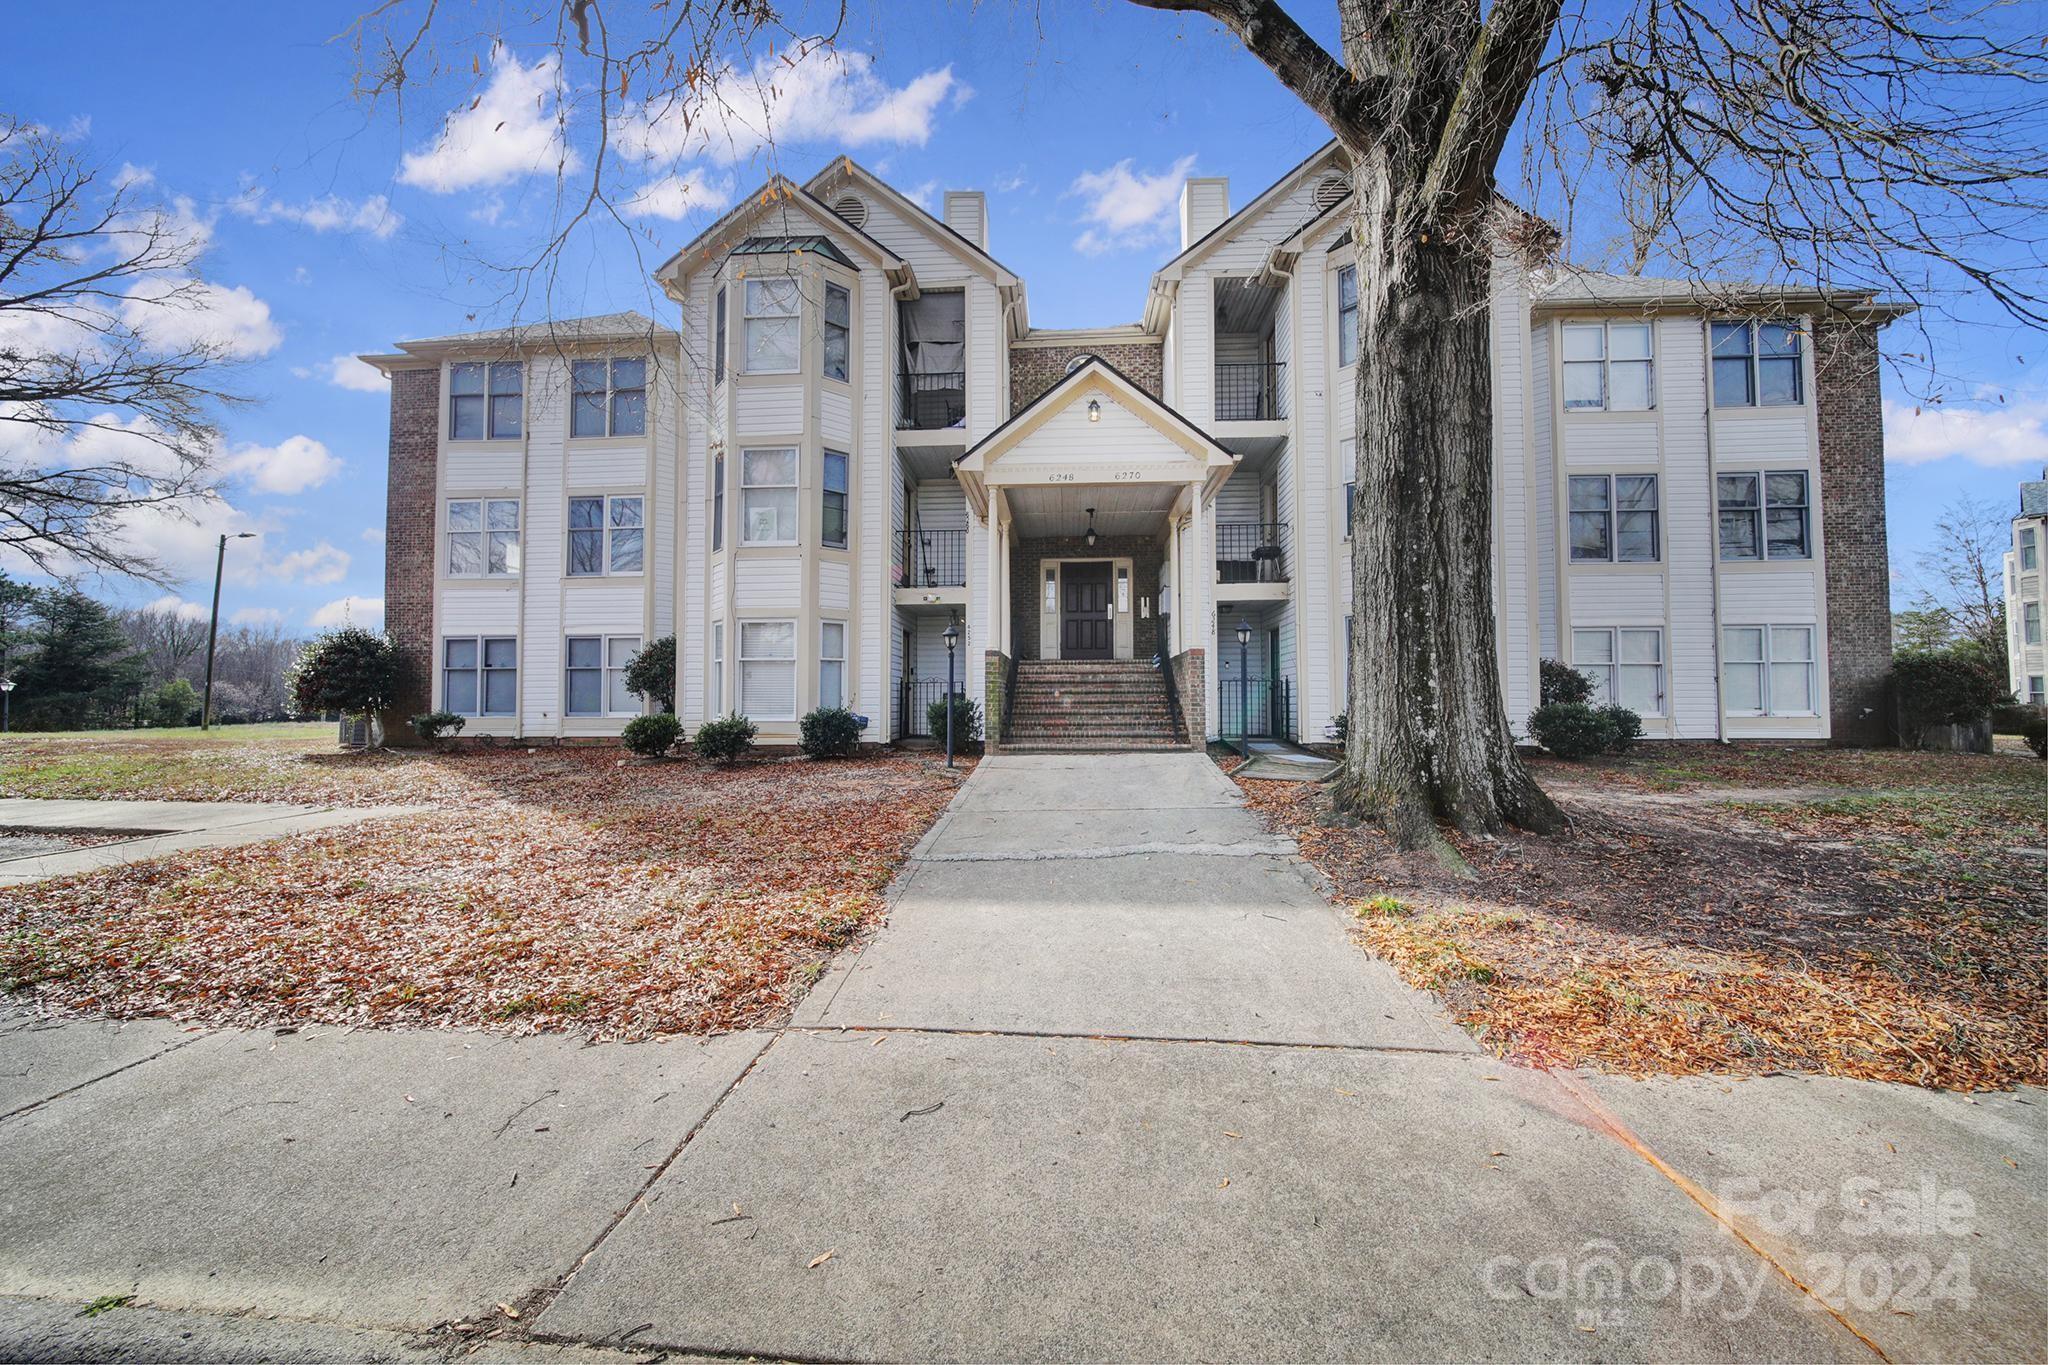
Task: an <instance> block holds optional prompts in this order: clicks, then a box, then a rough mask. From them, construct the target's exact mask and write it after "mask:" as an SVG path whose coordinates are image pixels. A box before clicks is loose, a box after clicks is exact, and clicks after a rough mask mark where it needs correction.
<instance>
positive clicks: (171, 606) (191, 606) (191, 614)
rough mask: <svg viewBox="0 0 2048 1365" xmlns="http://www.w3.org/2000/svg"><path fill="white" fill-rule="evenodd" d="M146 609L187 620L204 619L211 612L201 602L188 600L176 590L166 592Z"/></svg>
mask: <svg viewBox="0 0 2048 1365" xmlns="http://www.w3.org/2000/svg"><path fill="white" fill-rule="evenodd" d="M145 610H147V611H156V612H163V613H165V614H167V615H171V616H179V617H183V618H184V619H185V620H187V621H204V620H205V619H207V617H208V616H209V615H210V614H211V613H210V612H209V611H208V609H207V608H206V607H205V606H203V605H201V604H200V603H198V602H187V601H186V600H185V599H184V598H182V597H180V596H178V595H177V594H176V593H174V592H167V593H165V594H164V595H163V596H162V597H159V598H157V599H156V601H154V602H151V603H150V604H149V606H148V607H146V608H145Z"/></svg>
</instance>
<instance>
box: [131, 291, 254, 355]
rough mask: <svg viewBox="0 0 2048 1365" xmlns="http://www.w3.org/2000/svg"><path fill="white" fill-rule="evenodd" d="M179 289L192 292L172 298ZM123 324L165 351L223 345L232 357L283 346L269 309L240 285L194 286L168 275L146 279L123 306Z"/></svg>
mask: <svg viewBox="0 0 2048 1365" xmlns="http://www.w3.org/2000/svg"><path fill="white" fill-rule="evenodd" d="M180 288H186V289H187V290H188V292H187V293H186V294H184V295H182V296H180V297H177V298H172V297H171V296H172V295H173V293H175V292H176V291H177V290H179V289H180ZM121 316H122V320H123V321H124V322H126V323H127V324H128V325H129V326H130V327H132V328H134V329H135V330H136V331H137V332H138V333H140V334H141V335H142V336H143V337H144V338H145V339H146V340H147V341H149V343H150V344H151V345H154V346H159V347H162V348H163V349H165V350H183V349H185V348H186V347H190V346H199V345H211V346H217V347H220V348H221V349H222V350H223V351H225V352H226V353H227V355H229V356H230V357H232V358H235V359H248V358H250V357H253V356H260V355H269V354H270V353H271V352H272V351H274V350H276V349H277V348H278V347H279V346H280V345H282V344H283V342H284V334H283V333H282V332H280V331H278V329H277V324H276V323H274V322H272V321H271V320H270V305H269V304H267V303H265V302H264V301H263V300H262V299H259V298H257V297H256V296H255V295H254V294H252V293H250V292H249V291H248V290H247V289H246V288H244V287H243V286H241V285H239V284H237V285H219V284H205V283H192V282H189V281H182V280H178V279H176V278H173V277H169V276H165V277H159V278H156V279H151V280H145V281H143V282H142V283H140V284H138V285H136V286H135V288H133V289H131V290H129V291H128V297H127V298H126V299H124V300H123V301H122V303H121Z"/></svg>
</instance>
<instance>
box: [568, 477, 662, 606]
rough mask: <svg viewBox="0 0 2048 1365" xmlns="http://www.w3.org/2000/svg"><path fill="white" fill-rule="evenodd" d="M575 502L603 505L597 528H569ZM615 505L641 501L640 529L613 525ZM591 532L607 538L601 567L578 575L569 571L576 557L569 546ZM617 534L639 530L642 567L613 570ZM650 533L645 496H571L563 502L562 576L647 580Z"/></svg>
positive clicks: (590, 494)
mask: <svg viewBox="0 0 2048 1365" xmlns="http://www.w3.org/2000/svg"><path fill="white" fill-rule="evenodd" d="M574 502H599V503H602V504H603V508H602V510H601V511H600V512H599V517H600V519H601V520H600V523H599V524H598V525H597V526H571V525H569V504H570V503H574ZM615 502H638V503H639V504H640V524H639V525H638V526H614V525H612V504H613V503H615ZM592 531H598V532H601V533H602V534H603V537H604V548H603V551H602V552H601V553H600V554H599V556H598V560H599V564H600V567H599V569H598V571H597V572H596V573H575V572H573V571H572V570H571V569H570V565H571V564H573V563H574V562H575V557H574V555H573V554H572V552H571V551H570V548H569V547H570V546H571V545H573V544H575V537H576V536H577V535H579V534H582V535H588V534H589V533H590V532H592ZM614 531H638V532H639V533H640V567H639V568H637V569H614V568H612V533H613V532H614ZM647 531H648V526H647V495H646V494H645V493H571V494H570V495H569V496H568V497H567V498H565V499H563V502H562V577H563V578H565V579H576V580H582V579H592V578H641V577H644V576H645V575H646V573H647V557H648V554H649V553H650V543H649V541H648V537H647ZM579 638H581V637H579Z"/></svg>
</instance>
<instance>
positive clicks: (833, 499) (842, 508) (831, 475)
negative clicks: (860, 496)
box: [818, 450, 846, 550]
mask: <svg viewBox="0 0 2048 1365" xmlns="http://www.w3.org/2000/svg"><path fill="white" fill-rule="evenodd" d="M818 497H819V501H820V502H821V503H822V504H823V505H822V506H821V507H820V509H819V517H818V527H819V531H818V536H819V539H820V540H821V541H822V542H823V543H824V544H826V545H829V546H831V547H832V548H833V549H835V550H843V549H845V548H846V455H845V453H844V452H842V451H837V450H828V451H826V452H825V481H824V483H823V485H822V486H821V488H820V491H819V494H818Z"/></svg>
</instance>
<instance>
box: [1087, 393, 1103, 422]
mask: <svg viewBox="0 0 2048 1365" xmlns="http://www.w3.org/2000/svg"><path fill="white" fill-rule="evenodd" d="M1088 420H1089V421H1091V422H1100V421H1101V420H1102V402H1101V400H1100V399H1095V398H1091V399H1089V400H1088Z"/></svg>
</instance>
